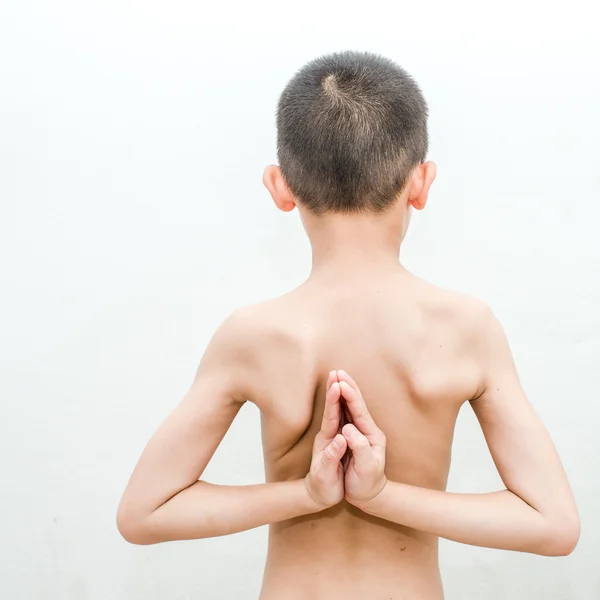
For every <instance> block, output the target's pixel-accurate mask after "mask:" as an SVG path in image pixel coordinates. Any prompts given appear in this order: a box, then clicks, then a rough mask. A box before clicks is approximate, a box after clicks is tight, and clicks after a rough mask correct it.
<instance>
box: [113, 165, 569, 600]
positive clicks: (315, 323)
mask: <svg viewBox="0 0 600 600" xmlns="http://www.w3.org/2000/svg"><path fill="white" fill-rule="evenodd" d="M434 178H435V165H433V163H424V164H423V165H418V166H417V167H415V169H414V171H413V173H412V175H411V177H410V179H409V181H408V182H407V184H406V186H405V188H404V190H403V192H402V194H401V195H400V196H399V197H398V199H397V200H396V202H395V203H394V204H393V205H392V206H390V208H389V209H388V210H387V211H385V212H384V213H379V214H360V215H358V214H354V215H342V214H324V215H321V216H318V217H317V216H315V215H313V214H310V213H308V212H306V211H305V210H303V209H302V206H298V209H299V211H300V215H301V218H302V222H303V224H304V227H305V229H306V231H307V234H308V236H309V238H310V240H311V244H312V249H313V265H312V271H311V275H310V277H309V278H308V280H307V281H306V282H305V283H304V284H302V285H301V286H300V287H299V288H297V289H296V290H293V291H292V292H290V293H289V294H286V295H285V296H282V297H280V298H277V299H275V300H271V301H268V302H265V303H262V304H258V305H254V306H250V307H246V308H244V309H242V310H240V311H237V312H236V313H234V314H233V315H232V316H231V317H229V318H228V319H227V320H226V322H225V323H223V324H222V325H221V327H220V328H219V329H218V330H217V332H216V333H215V335H214V337H213V339H212V341H211V342H210V344H209V346H208V348H207V349H206V352H205V354H204V356H203V358H202V360H201V363H200V366H199V368H198V372H197V374H196V377H195V379H194V382H193V384H192V386H191V388H190V390H189V391H188V393H187V394H186V395H185V397H184V398H183V399H182V400H181V402H180V403H179V405H178V406H177V407H176V408H175V409H174V411H173V412H172V414H171V415H170V416H169V417H168V418H167V419H166V421H165V422H164V423H163V424H162V425H161V427H160V428H159V429H158V431H157V432H156V433H155V435H154V436H153V437H152V439H151V440H150V441H149V443H148V445H147V446H146V448H145V450H144V452H143V453H142V456H141V458H140V460H139V462H138V464H137V466H136V467H135V470H134V472H133V474H132V476H131V479H130V481H129V483H128V485H127V488H126V490H125V492H124V494H123V497H122V500H121V503H120V506H119V510H118V515H117V523H118V527H119V530H120V532H121V534H122V535H123V536H124V537H125V539H126V540H128V541H130V542H132V543H135V544H154V543H158V542H164V541H169V540H182V539H199V538H208V537H214V536H220V535H227V534H230V533H234V532H238V531H243V530H247V529H250V528H253V527H258V526H261V525H266V524H269V525H270V527H269V550H268V556H267V563H266V568H265V574H264V580H263V586H262V591H261V596H260V598H261V600H296V599H297V600H300V599H302V600H305V599H306V598H312V599H314V600H321V599H323V600H325V599H326V600H331V599H333V598H345V599H348V600H354V599H355V600H359V599H360V600H364V598H373V599H378V598H382V599H392V598H393V599H400V598H403V599H407V600H410V599H415V600H440V599H441V598H443V590H442V585H441V579H440V574H439V568H438V551H437V550H438V538H439V537H444V538H447V539H450V540H454V541H457V542H462V543H467V544H473V545H479V546H488V547H494V548H500V549H506V550H517V551H522V552H530V553H536V554H542V555H549V556H559V555H565V554H569V553H570V552H571V551H572V550H573V548H574V547H575V545H576V543H577V540H578V537H579V518H578V513H577V508H576V506H575V502H574V499H573V496H572V493H571V490H570V487H569V484H568V481H567V479H566V476H565V473H564V470H563V468H562V465H561V463H560V460H559V458H558V455H557V453H556V450H555V448H554V446H553V444H552V441H551V439H550V437H549V435H548V432H547V431H546V429H545V428H544V426H543V424H542V422H541V421H540V419H539V417H538V416H537V414H536V413H535V410H534V409H533V407H532V405H531V404H530V402H529V401H528V400H527V398H526V396H525V393H524V391H523V389H522V387H521V385H520V383H519V379H518V376H517V373H516V369H515V365H514V363H513V360H512V356H511V352H510V349H509V346H508V343H507V341H506V338H505V336H504V333H503V331H502V327H501V326H500V324H499V323H498V321H497V320H496V318H495V317H494V315H493V313H492V312H491V311H490V309H489V308H487V307H486V306H485V305H484V304H482V303H481V302H479V301H477V300H474V299H472V298H469V297H466V296H463V295H460V294H456V293H453V292H449V291H446V290H442V289H439V288H437V287H435V286H432V285H430V284H427V283H425V282H423V281H421V280H419V279H418V278H416V277H414V276H413V275H411V274H410V273H408V272H407V271H406V270H405V269H404V268H403V267H402V266H401V264H400V263H399V262H398V255H399V250H400V245H401V242H402V239H403V237H404V234H405V232H406V229H407V226H408V222H409V218H410V211H411V210H412V209H417V210H420V209H422V208H424V206H425V204H426V201H427V195H428V191H429V187H430V185H431V183H432V182H433V179H434ZM264 182H265V185H266V187H267V188H268V190H269V191H270V193H271V195H272V197H273V199H274V202H275V204H276V205H277V206H278V207H279V208H280V209H281V210H284V211H290V210H292V209H294V208H295V207H296V203H295V201H294V198H293V196H292V194H291V192H290V191H289V189H288V188H287V186H286V184H285V181H284V179H283V177H282V176H281V173H280V171H279V169H278V167H276V166H271V167H268V168H267V169H266V171H265V175H264ZM342 366H343V367H344V369H343V370H342V369H339V368H338V367H342ZM350 374H351V375H350ZM245 402H253V403H254V404H256V406H257V407H258V408H259V409H260V411H261V415H262V436H263V452H264V458H265V474H266V483H261V484H257V485H251V486H222V485H212V484H210V483H208V482H205V481H203V480H202V479H201V477H202V473H203V472H204V469H205V467H206V465H207V464H208V462H209V460H210V459H211V457H212V455H213V453H214V451H215V449H216V448H217V446H218V445H219V443H220V441H221V440H222V438H223V436H224V435H225V433H226V432H227V430H228V428H229V426H230V425H231V423H232V421H233V419H234V418H235V416H236V414H237V413H238V411H239V410H240V408H241V406H242V405H243V404H244V403H245ZM467 402H468V403H469V404H470V406H471V407H472V409H473V410H474V411H475V414H476V416H477V418H478V420H479V422H480V424H481V427H482V430H483V433H484V435H485V438H486V441H487V443H488V446H489V448H490V451H491V454H492V457H493V459H494V461H495V464H496V466H497V468H498V471H499V474H500V476H501V478H502V481H503V482H504V485H505V489H503V490H500V491H496V492H491V493H489V494H454V493H448V492H446V491H445V488H446V481H447V477H448V470H449V466H450V452H451V445H452V436H453V433H454V426H455V422H456V418H457V415H458V412H459V410H460V408H461V407H462V406H463V405H464V404H465V403H467Z"/></svg>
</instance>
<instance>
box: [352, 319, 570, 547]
mask: <svg viewBox="0 0 600 600" xmlns="http://www.w3.org/2000/svg"><path fill="white" fill-rule="evenodd" d="M480 326H481V328H480V334H479V339H480V342H479V343H478V344H477V345H478V346H479V347H478V348H476V351H477V354H478V357H479V361H480V365H481V367H482V370H483V373H484V386H483V391H482V393H481V394H480V395H479V396H478V397H477V398H475V399H473V400H471V405H472V407H473V410H474V411H475V414H476V416H477V418H478V420H479V422H480V424H481V427H482V430H483V433H484V435H485V438H486V441H487V444H488V447H489V449H490V452H491V454H492V457H493V459H494V462H495V464H496V467H497V468H498V472H499V474H500V476H501V478H502V481H503V483H504V485H505V486H506V489H505V490H503V491H500V492H495V493H490V494H455V493H448V492H442V491H437V490H429V489H424V488H419V487H415V486H410V485H405V484H401V483H394V482H389V481H388V482H387V484H386V485H385V487H384V488H383V490H382V491H381V492H380V493H379V494H378V495H377V496H376V497H374V498H371V499H369V498H368V497H366V498H361V499H359V501H358V502H354V503H356V504H357V506H359V507H360V508H362V509H363V510H365V511H366V512H368V513H370V514H372V515H375V516H378V517H380V518H384V519H387V520H390V521H394V522H396V523H400V524H402V525H405V526H408V527H412V528H415V529H420V530H423V531H427V532H429V533H433V534H435V535H438V536H440V537H444V538H447V539H450V540H453V541H457V542H462V543H466V544H472V545H477V546H487V547H494V548H500V549H506V550H519V551H523V552H532V553H536V554H544V555H563V554H568V553H570V552H571V551H572V550H573V548H574V547H575V545H576V544H577V540H578V538H579V517H578V513H577V508H576V505H575V501H574V498H573V495H572V492H571V488H570V486H569V483H568V481H567V478H566V475H565V472H564V469H563V467H562V464H561V462H560V459H559V457H558V454H557V452H556V449H555V447H554V444H553V443H552V440H551V439H550V436H549V434H548V432H547V431H546V428H545V427H544V425H543V424H542V422H541V420H540V418H539V417H538V415H537V414H536V412H535V410H534V409H533V407H532V406H531V404H530V403H529V401H528V400H527V398H526V396H525V393H524V392H523V389H522V387H521V384H520V382H519V379H518V376H517V372H516V369H515V365H514V361H513V358H512V354H511V351H510V349H509V346H508V343H507V340H506V337H505V335H504V332H503V330H502V327H501V326H500V324H499V323H498V321H497V320H496V318H495V317H494V316H493V314H492V313H491V311H489V309H488V310H486V311H485V314H484V315H482V318H481V322H480ZM354 387H355V386H354ZM342 393H343V394H344V395H347V394H349V393H350V394H352V395H353V396H355V397H356V398H355V402H354V404H353V403H352V402H347V404H348V406H349V407H352V406H353V405H354V407H355V409H354V410H355V412H357V414H360V412H361V411H362V412H364V413H366V414H368V411H367V409H366V405H364V401H362V397H361V396H360V391H359V390H358V388H357V387H355V389H353V390H352V391H350V390H349V388H346V387H344V388H343V389H342ZM370 421H371V424H370V425H369V426H371V427H376V425H375V424H374V423H373V422H372V419H371V420H370ZM360 422H363V423H365V422H366V418H365V416H364V414H363V416H362V420H361V419H360V418H359V419H358V421H357V419H356V418H354V423H355V424H357V423H360ZM359 430H360V427H359ZM355 433H356V432H355ZM367 438H368V436H367ZM367 438H365V439H364V440H355V441H354V442H351V441H350V440H349V446H350V447H351V448H352V447H353V445H356V444H359V442H360V443H362V444H363V445H364V446H365V447H366V442H367ZM364 455H365V456H366V453H365V454H364ZM357 456H358V455H357ZM370 464H374V463H370ZM380 470H382V469H380ZM381 475H382V473H381V474H379V475H377V474H376V473H374V476H379V477H381ZM377 487H378V484H376V485H374V488H375V489H376V488H377ZM371 489H373V488H371ZM379 489H381V487H380V486H379Z"/></svg>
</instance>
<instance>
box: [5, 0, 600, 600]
mask: <svg viewBox="0 0 600 600" xmlns="http://www.w3.org/2000/svg"><path fill="white" fill-rule="evenodd" d="M560 4H561V6H563V7H564V8H562V9H558V8H556V6H557V4H555V3H552V2H544V3H542V2H529V3H527V2H525V3H521V2H512V1H511V2H503V3H496V4H492V3H486V2H468V3H467V2H464V1H461V0H458V1H455V2H442V1H441V0H430V1H429V2H427V3H414V4H411V5H408V4H404V3H399V2H396V3H387V2H380V1H372V2H368V3H360V4H355V3H352V2H344V3H337V2H329V3H325V2H315V1H314V0H307V1H305V2H303V3H285V2H281V3H275V2H265V1H263V0H259V1H258V2H253V3H250V2H248V3H241V2H238V3H234V4H224V5H219V6H218V5H217V4H216V3H210V4H208V3H201V2H200V3H199V2H191V1H188V2H183V1H180V0H175V1H171V2H157V1H155V0H152V1H146V2H141V1H137V2H136V1H133V0H119V1H117V0H105V1H104V2H97V1H87V2H75V1H72V2H68V1H66V0H55V1H53V2H40V1H38V2H23V1H17V0H4V1H3V2H2V3H1V4H0V75H1V77H0V206H1V213H0V261H1V280H0V281H1V295H0V306H1V311H0V336H1V337H0V339H1V345H0V361H1V362H0V394H1V402H0V409H1V411H2V414H1V419H0V457H1V458H0V461H1V463H2V501H1V502H0V506H1V512H0V515H1V516H0V520H1V524H0V531H1V533H2V542H1V544H0V597H2V598H10V599H11V600H46V599H52V600H54V599H57V600H184V599H187V600H191V599H196V598H202V599H209V600H211V599H223V600H225V599H227V600H231V599H241V600H246V599H248V600H251V599H253V598H256V597H257V595H258V590H259V587H260V581H261V576H262V567H263V564H264V558H265V549H266V528H262V529H259V530H254V531H249V532H246V533H243V534H239V535H235V536H231V537H228V538H221V539H215V540H205V541H196V542H186V543H171V544H165V545H159V546H153V547H135V546H131V545H128V544H127V543H126V542H124V541H123V540H122V539H121V538H120V536H119V534H118V533H117V530H116V527H115V512H116V506H117V503H118V500H119V497H120V495H121V493H122V491H123V489H124V486H125V484H126V481H127V478H128V477H129V474H130V472H131V470H132V469H133V466H134V465H135V462H136V460H137V458H138V456H139V454H140V452H141V450H142V448H143V446H144V444H145V443H146V441H147V440H148V439H149V437H150V435H151V434H152V433H153V431H154V430H155V429H156V427H157V426H158V425H159V423H160V422H161V420H162V419H163V418H164V417H165V416H166V415H167V414H168V412H169V411H170V410H171V409H172V408H173V406H174V405H175V404H176V403H177V402H178V401H179V399H180V398H181V396H182V395H183V394H184V392H185V391H186V390H187V389H188V387H189V385H190V383H191V381H192V378H193V375H194V372H195V369H196V366H197V363H198V361H199V359H200V357H201V355H202V352H203V349H204V347H205V345H206V343H207V341H208V340H209V338H210V336H211V335H212V332H213V331H214V330H215V328H216V327H217V325H218V324H219V323H220V322H221V321H222V320H223V319H224V318H225V316H226V315H227V314H228V313H229V312H231V311H232V310H233V309H234V308H236V307H238V306H241V305H244V304H248V303H250V302H254V301H257V300H260V299H264V298H268V297H272V296H275V295H278V294H280V293H282V292H284V291H286V290H288V289H289V288H291V287H293V286H295V285H296V284H298V283H300V282H301V281H303V279H304V278H305V277H306V275H307V274H308V271H309V267H310V264H309V262H310V261H309V256H310V254H309V246H308V242H307V240H306V239H305V236H304V233H303V231H302V228H301V225H300V222H299V219H298V216H297V213H292V214H288V215H285V214H283V213H279V212H278V211H277V210H276V209H275V208H274V206H273V205H272V203H271V201H270V198H269V197H268V194H267V192H266V190H265V189H264V188H263V187H262V184H261V177H262V171H263V168H264V166H265V165H266V164H269V163H270V162H274V161H275V160H276V158H275V128H274V109H275V105H276V102H277V98H278V94H279V93H280V92H281V90H282V88H283V86H284V85H285V83H286V82H287V80H288V79H289V78H290V77H291V75H292V74H293V73H294V71H295V70H296V69H297V68H299V67H300V66H301V65H302V64H303V63H305V62H306V61H307V60H309V59H311V58H314V57H316V56H318V55H320V54H323V53H326V52H330V51H335V50H343V49H357V50H369V51H375V52H379V53H381V54H384V55H386V56H388V57H390V58H392V59H394V60H396V61H397V62H398V63H399V64H401V65H403V66H404V67H405V68H406V69H408V71H409V72H411V73H412V74H413V75H414V77H415V78H416V79H417V81H418V82H419V83H420V84H421V86H422V88H423V90H424V93H425V95H426V97H427V99H428V102H429V105H430V115H431V116H430V131H431V152H430V157H431V159H432V160H435V161H436V162H437V164H438V169H439V171H438V180H437V181H436V183H435V185H434V187H433V189H432V193H431V197H430V203H429V205H428V207H427V209H426V210H425V211H424V212H423V213H421V214H418V215H415V218H414V220H413V223H412V225H411V230H410V232H409V235H408V238H407V240H406V243H405V247H404V248H403V251H402V253H403V254H402V256H403V260H404V262H405V264H406V266H407V267H408V268H409V269H411V270H412V271H413V272H415V273H416V274H417V275H420V276H422V277H424V278H426V279H429V280H431V281H433V282H434V283H437V284H439V285H442V286H446V287H450V288H453V289H456V290H460V291H463V292H466V293H470V294H473V295H475V296H478V297H479V298H482V299H484V300H485V301H487V302H488V303H490V304H491V305H492V307H493V308H494V310H495V312H496V314H497V315H498V316H499V317H500V319H501V320H502V322H503V323H504V326H505V329H506V331H507V334H508V337H509V339H510V342H511V345H512V348H513V351H514V354H515V357H516V360H517V363H518V366H519V372H520V374H521V377H522V380H523V383H524V386H525V388H526V390H527V392H528V394H529V396H530V398H531V400H532V401H533V403H534V404H535V406H536V407H537V409H538V411H539V412H540V413H541V415H542V417H543V419H544V421H545V423H546V425H547V427H548V429H549V430H550V432H551V434H552V436H553V438H554V440H555V443H556V445H557V447H558V449H559V452H560V454H561V456H562V458H563V461H564V463H565V466H566V469H567V471H568V474H569V477H570V480H571V482H572V485H573V488H574V491H575V494H576V496H577V500H578V503H579V507H580V510H581V517H582V537H581V541H580V544H579V546H578V548H577V549H576V551H575V552H574V553H573V554H572V555H571V556H569V557H567V558H561V559H548V558H540V557H536V556H528V555H524V554H517V553H507V552H500V551H493V550H486V549H480V548H471V547H466V546H461V545H458V544H453V543H449V542H442V548H441V560H442V574H443V578H444V581H445V586H446V591H447V598H448V599H449V600H463V599H465V598H485V599H487V600H503V599H511V600H512V599H521V598H523V599H525V598H526V599H528V600H535V599H540V600H541V599H543V600H559V599H561V600H563V599H566V600H570V599H576V600H597V599H598V598H599V597H600V575H599V570H598V558H597V550H598V544H599V543H600V522H599V516H598V511H597V503H598V497H599V496H600V483H599V473H600V458H599V457H600V436H599V435H598V425H599V418H598V417H599V414H600V409H599V408H598V401H599V398H598V390H599V389H600V369H599V365H598V363H599V359H600V312H599V309H600V241H599V235H598V222H599V220H600V208H599V206H600V176H599V174H598V173H599V171H598V162H599V161H598V153H599V148H600V117H599V110H598V109H599V107H600V69H599V67H598V64H600V42H599V41H598V36H597V19H596V17H595V15H594V12H595V11H597V10H598V8H597V5H596V6H595V4H596V3H594V2H591V1H590V2H579V1H577V0H575V1H571V2H569V3H560ZM206 477H207V478H208V479H209V480H211V481H214V482H218V483H257V482H260V481H262V480H263V471H262V457H261V448H260V431H259V414H258V411H257V410H256V409H255V408H254V407H252V406H248V407H245V408H244V409H243V410H242V413H241V414H240V416H239V418H238V419H237V420H236V421H235V423H234V425H233V427H232V429H231V430H230V432H229V433H228V435H227V436H226V438H225V440H224V442H223V444H222V446H221V447H220V448H219V450H218V452H217V454H216V456H215V458H214V460H213V462H212V463H211V464H210V465H209V467H208V471H207V473H206ZM500 486H501V482H500V481H499V478H498V476H497V474H496V472H495V470H494V466H493V463H492V462H491V460H490V458H489V454H488V452H487V449H486V446H485V442H484V440H483V438H482V435H481V432H480V430H479V429H478V426H477V424H476V421H475V419H474V418H473V416H472V415H471V414H470V412H469V409H468V407H466V408H465V411H463V414H461V417H460V420H459V424H458V428H457V432H456V438H455V448H454V462H453V467H452V472H451V480H450V486H449V489H450V490H455V491H475V492H477V491H491V490H494V489H498V488H499V487H500Z"/></svg>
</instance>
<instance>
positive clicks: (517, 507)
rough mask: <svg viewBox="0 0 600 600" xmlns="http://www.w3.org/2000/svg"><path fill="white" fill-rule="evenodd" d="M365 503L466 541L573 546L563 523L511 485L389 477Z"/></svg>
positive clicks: (536, 549)
mask: <svg viewBox="0 0 600 600" xmlns="http://www.w3.org/2000/svg"><path fill="white" fill-rule="evenodd" d="M360 508H362V509H363V510H364V511H365V512H367V513H369V514H371V515H373V516H376V517H380V518H382V519H386V520H388V521H392V522H394V523H399V524H402V525H405V526H406V527H411V528H413V529H418V530H421V531H426V532H428V533H432V534H434V535H437V536H439V537H443V538H446V539H448V540H452V541H455V542H460V543H463V544H470V545H473V546H485V547H489V548H499V549H503V550H518V551H522V552H532V553H535V554H544V555H561V554H565V553H568V552H569V551H570V550H569V545H570V540H567V539H565V536H564V535H562V532H561V528H560V527H559V526H557V525H556V524H553V523H551V522H550V521H549V520H548V519H546V518H545V517H544V516H543V515H542V514H541V513H540V512H538V511H537V510H535V509H534V508H532V507H531V506H529V505H528V504H527V503H526V502H524V501H523V500H521V499H520V498H519V497H518V496H516V495H515V494H513V493H512V492H510V491H508V490H504V491H501V492H494V493H490V494H455V493H449V492H442V491H438V490H430V489H426V488H420V487H415V486H411V485H406V484H402V483H395V482H392V481H388V482H387V484H386V486H385V488H384V489H383V490H382V492H381V493H380V494H379V495H378V496H377V497H376V498H374V499H373V500H371V501H370V502H369V503H367V504H365V505H363V506H361V507H360Z"/></svg>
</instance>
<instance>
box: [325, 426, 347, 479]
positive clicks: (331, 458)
mask: <svg viewBox="0 0 600 600" xmlns="http://www.w3.org/2000/svg"><path fill="white" fill-rule="evenodd" d="M347 447H348V446H347V442H346V438H345V437H344V436H343V435H342V434H341V433H338V434H337V435H336V436H335V437H334V438H333V440H331V442H330V443H329V444H328V445H327V446H326V447H325V450H323V452H322V454H321V461H322V464H323V466H324V467H325V468H327V469H329V468H332V469H335V470H337V468H338V465H339V462H340V460H342V457H343V456H344V454H345V453H346V448H347Z"/></svg>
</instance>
